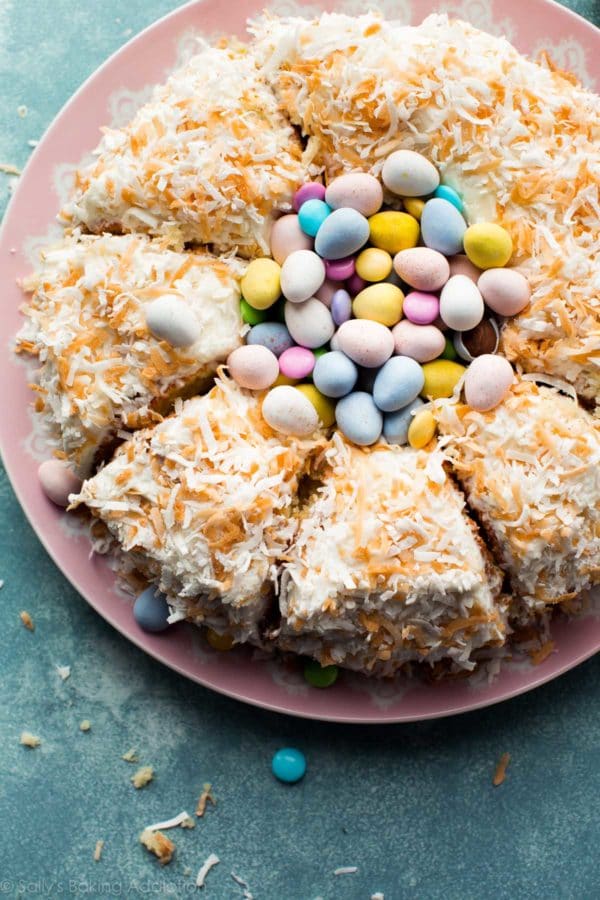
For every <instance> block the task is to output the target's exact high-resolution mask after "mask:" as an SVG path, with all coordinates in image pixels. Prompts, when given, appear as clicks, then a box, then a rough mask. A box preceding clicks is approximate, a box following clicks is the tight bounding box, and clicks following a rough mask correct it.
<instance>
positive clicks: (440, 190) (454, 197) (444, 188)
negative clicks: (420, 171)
mask: <svg viewBox="0 0 600 900" xmlns="http://www.w3.org/2000/svg"><path fill="white" fill-rule="evenodd" d="M433 196H434V197H440V198H441V199H442V200H447V201H448V203H451V204H452V206H455V207H456V208H457V210H458V211H459V213H461V212H462V211H463V209H464V208H465V207H464V203H463V201H462V197H461V196H460V194H459V193H457V191H455V190H454V188H451V187H450V185H448V184H440V186H439V187H437V188H436V189H435V191H434V192H433Z"/></svg>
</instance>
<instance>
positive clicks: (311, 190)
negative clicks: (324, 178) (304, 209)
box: [292, 181, 325, 212]
mask: <svg viewBox="0 0 600 900" xmlns="http://www.w3.org/2000/svg"><path fill="white" fill-rule="evenodd" d="M324 199H325V185H323V184H321V182H320V181H307V182H306V184H303V185H302V187H299V188H298V190H297V191H296V193H295V194H294V197H293V200H292V206H293V207H294V209H295V210H296V212H298V210H299V209H300V207H301V206H303V205H304V204H305V203H306V202H307V201H308V200H324Z"/></svg>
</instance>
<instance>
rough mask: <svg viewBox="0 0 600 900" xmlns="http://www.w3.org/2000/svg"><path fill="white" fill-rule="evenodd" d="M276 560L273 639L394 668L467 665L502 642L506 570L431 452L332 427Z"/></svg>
mask: <svg viewBox="0 0 600 900" xmlns="http://www.w3.org/2000/svg"><path fill="white" fill-rule="evenodd" d="M327 461H328V468H327V470H326V472H325V474H324V475H323V476H322V484H321V486H320V487H319V488H318V490H317V491H316V493H315V494H314V495H313V496H312V498H311V499H310V500H309V502H308V504H307V505H306V507H305V508H304V509H303V510H302V513H301V517H300V525H299V529H298V534H297V536H296V538H295V540H294V542H293V544H292V546H291V548H290V550H289V551H288V553H287V555H286V557H285V562H284V565H283V572H282V576H281V589H280V607H281V615H282V621H281V626H280V629H279V632H278V635H277V644H278V645H279V647H280V648H281V649H283V650H289V651H293V652H295V653H302V654H306V655H309V656H312V657H315V658H316V659H318V660H319V662H321V664H322V665H330V664H336V665H341V666H346V667H348V668H351V669H356V670H359V671H361V672H365V673H367V674H375V675H392V674H393V673H394V672H395V671H396V670H397V669H399V668H400V667H401V666H404V665H405V664H407V663H412V662H426V663H429V664H430V665H434V664H436V663H439V662H440V661H445V662H446V663H447V662H450V663H451V667H452V668H453V669H455V670H468V669H472V668H474V666H475V658H476V656H477V651H478V650H481V648H484V647H489V646H490V645H501V644H503V643H504V640H505V634H506V621H505V620H506V611H505V603H504V601H503V600H502V599H501V597H500V588H501V583H502V576H501V574H500V572H499V571H498V569H497V568H496V567H495V566H494V564H493V562H492V560H491V557H490V556H489V554H488V552H487V551H486V549H485V547H484V545H483V544H482V542H481V540H480V539H479V537H478V535H477V531H476V528H475V527H474V525H473V523H472V521H471V520H470V519H469V517H468V515H467V514H466V512H465V503H464V499H463V497H462V495H461V494H460V493H459V492H458V491H457V489H456V488H455V486H454V484H453V483H452V481H451V479H450V478H449V477H448V475H447V474H446V471H445V469H444V457H443V455H442V454H441V453H440V452H439V451H438V450H434V451H432V452H423V451H416V450H412V449H409V448H406V447H396V446H394V447H393V446H389V445H387V444H377V445H375V446H374V447H372V448H369V449H363V448H358V447H356V446H354V445H352V444H349V443H347V442H346V441H345V440H344V439H343V438H342V437H341V435H339V434H336V435H335V436H334V438H333V443H332V447H331V449H330V450H329V451H328V453H327Z"/></svg>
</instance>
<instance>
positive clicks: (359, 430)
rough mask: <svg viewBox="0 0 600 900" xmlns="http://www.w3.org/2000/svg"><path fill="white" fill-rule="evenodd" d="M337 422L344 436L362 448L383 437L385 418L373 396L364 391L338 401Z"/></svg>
mask: <svg viewBox="0 0 600 900" xmlns="http://www.w3.org/2000/svg"><path fill="white" fill-rule="evenodd" d="M335 420H336V422H337V425H338V428H339V429H340V431H341V432H342V434H344V435H345V436H346V437H347V438H348V440H350V441H352V442H353V443H355V444H358V445H359V446H360V447H368V446H369V444H374V443H375V441H377V440H379V438H380V437H381V430H382V428H383V416H382V415H381V411H380V410H379V409H377V407H376V406H375V403H374V402H373V398H372V397H371V395H370V394H367V393H365V392H364V391H355V392H354V393H353V394H348V396H346V397H342V399H341V400H338V402H337V405H336V407H335Z"/></svg>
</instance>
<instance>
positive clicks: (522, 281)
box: [477, 269, 531, 316]
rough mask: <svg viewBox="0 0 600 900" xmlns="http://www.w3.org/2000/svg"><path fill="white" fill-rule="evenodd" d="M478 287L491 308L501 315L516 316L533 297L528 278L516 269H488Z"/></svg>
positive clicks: (480, 279)
mask: <svg viewBox="0 0 600 900" xmlns="http://www.w3.org/2000/svg"><path fill="white" fill-rule="evenodd" d="M477 287H478V288H479V290H480V291H481V296H482V297H483V299H484V300H485V302H486V304H487V305H488V306H489V308H490V309H493V310H494V312H495V313H498V315H499V316H516V315H517V313H520V312H521V311H522V310H524V309H525V307H526V306H527V304H528V303H529V300H530V298H531V288H530V287H529V282H528V281H527V279H526V278H525V277H524V276H523V275H521V273H520V272H517V271H516V269H487V270H486V271H485V272H483V273H482V275H481V276H480V277H479V281H478V282H477Z"/></svg>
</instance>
